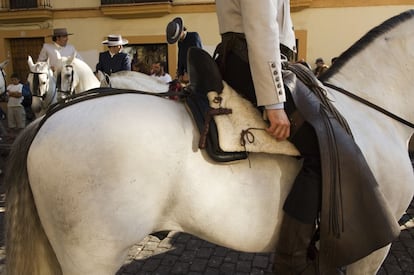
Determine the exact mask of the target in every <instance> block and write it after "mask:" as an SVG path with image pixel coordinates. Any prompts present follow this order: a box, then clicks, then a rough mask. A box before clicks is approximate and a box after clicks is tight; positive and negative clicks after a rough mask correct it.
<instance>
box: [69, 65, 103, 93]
mask: <svg viewBox="0 0 414 275" xmlns="http://www.w3.org/2000/svg"><path fill="white" fill-rule="evenodd" d="M74 78H76V81H77V82H78V84H77V85H76V86H75V91H76V93H80V92H84V91H87V90H90V89H94V88H98V87H99V86H100V82H99V80H98V79H97V78H96V76H95V74H94V73H93V72H92V70H91V69H90V68H89V66H88V65H86V64H85V65H80V64H78V66H77V67H75V68H74ZM74 81H75V79H74ZM74 85H75V84H74Z"/></svg>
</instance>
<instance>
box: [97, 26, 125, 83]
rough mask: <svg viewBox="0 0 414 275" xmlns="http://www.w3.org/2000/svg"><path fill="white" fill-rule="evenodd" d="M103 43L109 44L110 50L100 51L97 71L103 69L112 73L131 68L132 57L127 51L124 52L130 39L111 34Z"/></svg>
mask: <svg viewBox="0 0 414 275" xmlns="http://www.w3.org/2000/svg"><path fill="white" fill-rule="evenodd" d="M102 44H104V45H107V46H108V50H107V51H104V52H101V53H99V61H98V64H96V72H98V71H101V72H104V73H106V74H108V75H111V73H116V72H119V71H130V70H131V58H130V57H129V55H128V54H127V53H124V52H122V50H123V48H124V45H126V44H128V40H126V39H123V38H122V36H121V35H116V34H110V35H108V39H106V40H104V41H102Z"/></svg>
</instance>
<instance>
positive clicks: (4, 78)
mask: <svg viewBox="0 0 414 275" xmlns="http://www.w3.org/2000/svg"><path fill="white" fill-rule="evenodd" d="M0 71H1V76H2V77H3V83H4V92H5V91H6V73H5V72H4V69H3V68H0Z"/></svg>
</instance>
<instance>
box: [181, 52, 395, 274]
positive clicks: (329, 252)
mask: <svg viewBox="0 0 414 275" xmlns="http://www.w3.org/2000/svg"><path fill="white" fill-rule="evenodd" d="M188 58H189V59H188V60H189V64H188V68H189V75H190V87H189V88H190V89H189V90H190V94H189V97H188V99H187V105H188V106H189V108H190V110H191V111H192V112H193V116H194V119H195V121H196V123H197V126H198V128H199V130H200V133H201V140H202V139H203V135H205V136H204V137H205V145H206V151H207V152H208V153H209V155H210V157H212V159H213V160H218V161H230V160H236V159H243V158H246V157H247V152H246V151H244V152H224V151H223V150H222V149H221V148H220V146H219V142H218V140H217V137H218V132H217V126H216V124H215V122H214V120H213V119H211V115H217V116H221V115H224V114H227V115H228V114H231V113H232V110H231V109H227V108H223V106H221V105H220V103H219V105H218V108H216V109H213V108H212V107H210V104H209V101H208V99H207V94H208V93H209V92H211V91H215V92H216V93H217V96H220V95H221V94H222V93H223V89H224V84H223V83H222V81H221V76H220V72H219V70H218V67H217V65H216V63H215V62H214V60H213V59H212V58H211V57H210V56H209V55H208V54H207V53H205V52H204V51H202V50H200V49H196V48H192V49H190V50H189V54H188ZM197 64H203V66H202V68H200V67H201V66H198V65H197ZM285 69H288V70H290V71H291V72H285V76H284V77H285V78H284V80H286V81H285V85H286V89H287V90H288V91H290V94H291V96H292V99H293V101H294V104H295V106H296V108H297V110H298V112H299V113H300V117H301V118H302V119H305V120H306V121H307V122H308V123H309V124H311V125H312V127H313V128H314V129H315V132H316V133H317V138H318V142H319V144H320V145H323V146H320V148H319V149H320V155H321V163H322V205H321V213H320V254H319V259H320V262H321V265H320V269H321V270H322V271H323V270H324V268H326V269H329V268H328V267H327V266H328V265H329V266H336V267H342V266H346V265H349V264H351V263H353V262H355V261H357V260H359V259H361V258H363V257H365V256H367V255H369V254H370V253H372V252H373V251H375V250H377V249H379V248H382V247H384V246H386V245H388V244H389V243H391V242H392V241H393V240H394V239H395V238H396V237H397V236H398V235H399V233H400V229H399V226H398V223H397V221H396V220H395V219H394V217H393V215H392V213H391V212H390V210H389V209H388V207H387V203H386V201H385V198H384V196H383V194H382V193H381V190H380V189H379V186H378V184H377V182H376V179H375V177H374V175H373V173H372V171H371V170H370V167H369V166H368V164H367V162H366V160H365V158H364V156H363V154H362V152H361V150H360V149H359V147H358V145H357V144H356V143H355V141H354V139H353V137H352V133H351V132H350V129H349V127H348V126H347V124H346V121H345V120H344V119H343V118H342V116H341V115H340V114H339V113H338V112H337V111H336V110H335V108H333V106H332V105H331V104H330V103H329V102H328V101H329V100H327V99H326V98H320V97H318V96H317V93H314V91H311V90H310V89H309V88H308V87H307V86H306V85H305V84H304V83H303V82H302V81H301V80H303V81H304V82H306V80H309V77H310V75H306V74H305V75H302V74H301V71H300V70H297V68H295V67H294V66H293V67H292V66H287V67H286V68H285ZM293 72H295V73H293ZM206 76H209V78H210V81H208V80H207V78H208V77H206ZM298 77H299V78H300V79H301V80H299V79H298ZM307 78H308V79H307ZM310 81H311V82H312V81H313V82H314V81H315V79H314V78H312V77H311V78H310ZM310 84H312V83H310ZM314 84H315V83H313V84H312V85H314ZM318 85H319V84H318ZM318 87H319V86H318ZM318 89H319V88H317V90H318ZM318 92H319V93H322V94H323V93H324V90H323V88H321V89H319V91H318ZM212 109H213V110H214V111H212ZM207 114H208V115H207ZM206 115H207V116H206ZM292 124H293V125H295V124H296V123H295V122H293V123H292ZM298 124H300V119H299V120H298ZM299 126H300V125H299ZM207 133H208V135H207ZM202 145H203V141H202V142H201V143H200V147H201V148H202ZM372 228H375V230H372ZM367 232H369V234H367ZM324 264H326V265H327V266H325V267H324Z"/></svg>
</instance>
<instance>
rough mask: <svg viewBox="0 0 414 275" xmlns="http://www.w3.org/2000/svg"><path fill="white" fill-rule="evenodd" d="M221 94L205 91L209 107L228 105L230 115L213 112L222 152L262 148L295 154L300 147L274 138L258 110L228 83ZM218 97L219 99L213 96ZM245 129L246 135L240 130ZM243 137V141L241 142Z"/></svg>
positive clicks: (266, 151) (285, 153)
mask: <svg viewBox="0 0 414 275" xmlns="http://www.w3.org/2000/svg"><path fill="white" fill-rule="evenodd" d="M223 84H224V89H223V92H222V93H221V94H220V96H219V95H218V94H217V92H215V91H212V92H209V93H208V94H207V96H208V99H209V101H210V107H212V108H219V107H222V108H228V109H231V110H232V113H231V114H229V115H218V116H214V120H215V122H216V124H217V130H218V135H219V143H220V148H221V149H222V150H223V151H225V152H244V151H247V152H261V153H271V154H282V155H289V156H298V155H300V154H299V151H298V150H297V149H296V147H295V146H294V145H293V144H292V143H291V142H289V141H287V140H285V141H277V140H276V139H274V138H273V137H271V136H270V135H269V134H268V133H267V132H266V131H265V130H264V129H265V128H267V127H268V125H267V123H266V122H265V121H264V120H263V118H262V115H261V114H260V111H259V110H258V109H257V108H256V107H254V106H253V104H252V103H251V102H250V101H248V100H246V99H244V98H243V97H241V96H240V95H239V94H237V92H236V91H234V90H233V89H232V88H231V87H230V86H229V85H227V83H225V82H223ZM217 97H221V98H222V99H221V103H220V102H218V101H217V100H216V98H217ZM245 131H248V134H247V135H243V138H242V133H243V132H245ZM242 140H244V143H245V145H243V144H242V142H241V141H242Z"/></svg>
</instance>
